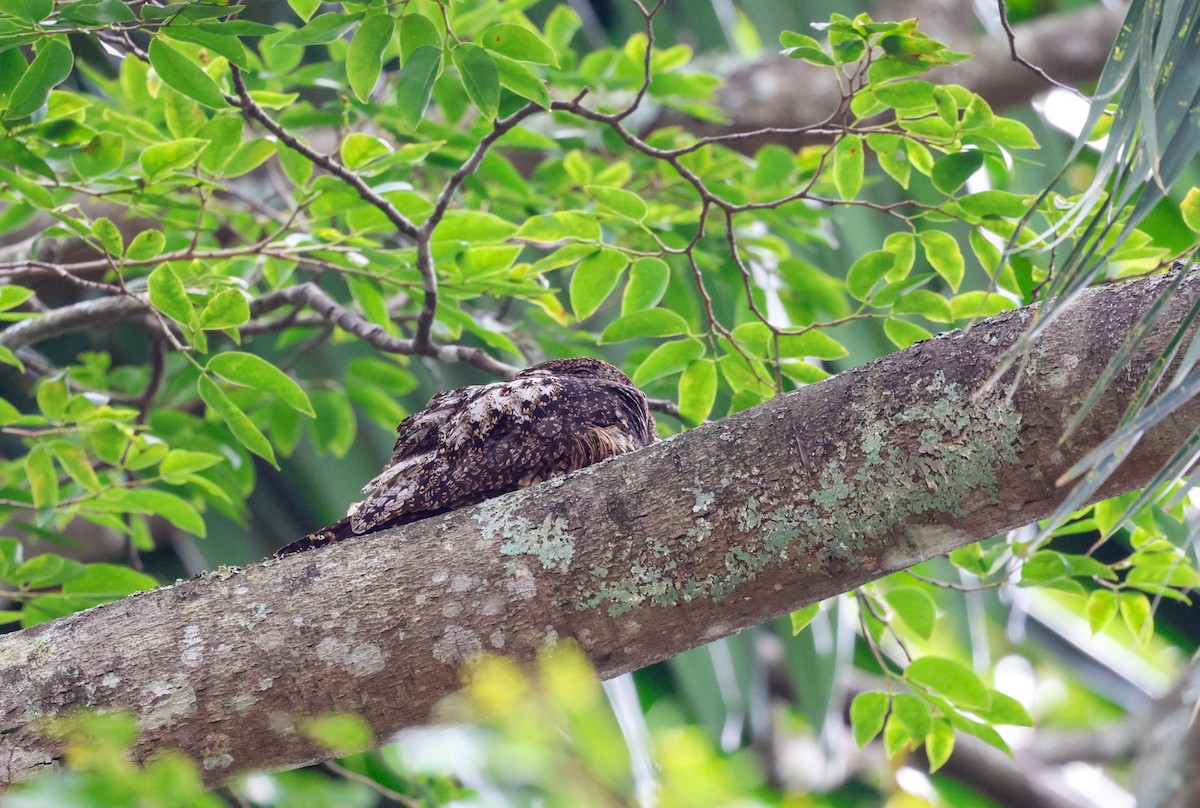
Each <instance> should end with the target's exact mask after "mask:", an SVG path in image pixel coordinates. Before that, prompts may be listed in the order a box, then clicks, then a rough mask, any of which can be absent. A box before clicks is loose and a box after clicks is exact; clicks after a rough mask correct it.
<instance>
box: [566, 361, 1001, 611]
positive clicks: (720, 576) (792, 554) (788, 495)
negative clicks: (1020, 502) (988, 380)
mask: <svg viewBox="0 0 1200 808" xmlns="http://www.w3.org/2000/svg"><path fill="white" fill-rule="evenodd" d="M905 402H907V403H905ZM850 409H851V413H852V415H853V418H852V419H851V422H852V423H853V424H856V425H858V426H857V428H858V434H857V435H853V436H845V437H844V438H843V439H841V440H840V441H838V442H837V448H836V449H835V450H834V451H833V452H832V453H831V454H830V455H829V456H827V458H826V460H825V462H824V464H823V465H820V466H819V467H818V468H817V469H815V471H816V484H815V486H814V487H813V488H812V489H811V490H796V489H795V488H794V487H792V486H791V485H790V483H789V482H786V481H785V482H778V481H776V482H771V481H764V480H755V479H753V478H751V477H747V476H744V475H740V476H739V475H735V476H738V479H737V480H734V479H731V478H729V477H723V478H722V479H721V481H720V483H721V485H720V487H719V488H718V489H717V490H716V491H714V492H713V497H712V500H709V499H708V497H707V495H706V496H705V498H704V502H703V505H704V507H703V508H702V509H698V508H696V507H695V506H693V508H692V510H693V511H700V510H702V511H703V513H704V516H697V518H696V519H695V521H694V523H693V524H691V525H689V526H685V527H681V536H680V539H679V544H680V545H682V547H681V548H677V549H676V550H675V551H672V549H671V547H670V546H669V543H665V542H663V541H662V540H661V539H660V538H651V539H646V540H643V541H638V542H635V543H634V544H633V545H629V546H622V547H619V548H617V547H610V548H608V549H606V551H605V554H606V555H605V557H604V558H603V559H602V561H601V563H600V564H599V566H600V567H602V568H603V569H604V576H603V577H601V576H596V575H592V576H590V577H589V578H588V579H587V580H586V581H585V583H584V586H583V587H582V588H581V591H580V597H579V599H578V604H577V605H578V608H580V609H590V608H596V607H605V606H606V607H607V611H608V613H609V614H610V615H612V616H616V615H619V614H621V613H623V612H625V611H628V610H629V609H632V608H634V607H635V606H638V605H641V604H643V603H650V604H653V605H659V606H670V605H674V604H677V603H683V602H688V601H690V600H693V599H695V598H710V599H713V600H719V599H720V598H722V597H725V596H727V595H729V594H731V593H732V592H734V591H736V590H737V589H738V587H739V586H741V585H743V584H745V583H747V582H749V581H752V580H754V579H756V578H757V577H758V576H759V575H761V574H762V573H763V571H764V570H766V569H767V568H768V567H771V566H780V565H785V564H792V565H794V566H796V567H798V568H802V569H810V568H818V569H834V570H836V569H842V568H844V566H845V565H846V564H850V565H854V564H860V563H862V561H863V559H864V556H863V551H864V550H865V549H866V548H867V546H868V543H869V542H873V541H878V540H880V539H881V538H883V537H884V536H886V535H887V534H889V533H890V532H891V531H893V530H894V529H895V528H897V527H898V526H902V525H904V524H905V523H906V522H908V521H909V520H911V519H913V518H914V517H918V516H921V515H926V514H931V513H934V514H936V513H942V514H949V515H955V516H958V515H962V514H964V513H966V511H967V504H968V498H970V497H976V498H979V497H982V498H983V499H984V501H987V502H996V501H997V500H998V492H997V473H998V471H999V469H1001V468H1002V467H1004V466H1008V465H1013V464H1015V463H1017V462H1018V459H1019V454H1018V453H1019V451H1020V444H1021V440H1020V426H1021V417H1020V413H1019V412H1017V410H1016V409H1015V408H1014V407H1013V405H1012V403H1011V402H1010V401H1008V400H1007V399H1006V398H1005V396H1004V395H1003V394H1002V393H992V394H989V395H987V396H984V397H983V399H982V400H981V401H979V402H975V401H972V399H971V394H970V392H969V391H966V390H963V389H961V388H960V387H959V385H958V384H956V383H955V382H951V381H948V380H947V379H946V378H945V375H944V374H943V373H941V372H940V371H939V372H937V373H935V374H934V375H933V376H932V377H926V378H924V379H921V380H918V381H916V382H914V383H913V384H912V385H911V387H910V389H909V390H901V391H898V392H893V391H890V390H884V391H878V392H876V393H875V394H874V395H873V396H863V397H861V398H860V399H859V400H857V401H855V402H854V403H852V404H851V405H850ZM804 479H811V478H808V477H805V478H804ZM747 482H749V483H751V484H752V486H754V487H755V488H756V489H757V490H756V491H754V493H752V494H751V495H750V496H749V497H747V498H745V499H742V498H741V497H740V496H736V495H737V494H738V493H739V492H740V491H741V489H742V484H743V483H747ZM699 490H700V489H699V488H698V489H697V491H699ZM723 498H724V499H726V500H730V499H737V500H739V501H740V504H737V505H728V506H725V508H722V507H720V505H719V504H714V503H719V502H720V500H721V499H723ZM699 504H700V494H697V495H696V505H699ZM722 522H724V523H725V524H730V525H736V528H737V532H738V533H739V534H740V536H739V544H738V545H737V546H736V547H733V548H731V549H730V550H729V551H728V552H727V553H725V554H724V556H723V557H721V558H720V563H719V564H715V563H713V560H712V559H709V558H708V557H707V556H699V555H698V554H696V556H697V558H700V559H702V560H700V561H696V562H694V563H693V559H692V555H693V554H695V553H694V551H695V550H696V548H697V547H698V546H700V545H701V543H703V542H707V541H708V540H710V539H711V537H712V534H713V532H714V523H715V524H721V523H722ZM688 551H691V552H688ZM689 570H693V572H689ZM622 571H624V573H622ZM701 573H702V574H701Z"/></svg>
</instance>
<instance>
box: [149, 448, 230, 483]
mask: <svg viewBox="0 0 1200 808" xmlns="http://www.w3.org/2000/svg"><path fill="white" fill-rule="evenodd" d="M223 460H225V458H224V457H222V456H221V455H217V454H212V453H211V452H196V451H192V450H190V449H172V450H171V451H169V452H167V456H166V457H164V458H163V460H162V463H161V464H159V467H158V473H159V474H160V475H162V478H163V480H165V481H166V482H168V483H172V484H175V485H178V484H180V483H183V482H185V481H186V480H187V478H188V476H189V475H191V474H194V473H195V472H197V471H203V470H204V469H206V468H210V467H212V466H215V465H216V464H218V463H220V462H222V461H223Z"/></svg>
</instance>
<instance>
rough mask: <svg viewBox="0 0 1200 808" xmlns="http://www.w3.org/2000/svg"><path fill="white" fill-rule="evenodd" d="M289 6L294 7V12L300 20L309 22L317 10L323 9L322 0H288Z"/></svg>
mask: <svg viewBox="0 0 1200 808" xmlns="http://www.w3.org/2000/svg"><path fill="white" fill-rule="evenodd" d="M288 5H289V6H291V7H292V11H294V12H296V15H297V16H298V17H300V19H302V20H304V21H305V22H308V21H309V19H310V18H311V17H312V15H313V14H315V13H316V12H317V9H319V8H320V7H321V0H288Z"/></svg>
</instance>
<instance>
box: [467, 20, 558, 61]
mask: <svg viewBox="0 0 1200 808" xmlns="http://www.w3.org/2000/svg"><path fill="white" fill-rule="evenodd" d="M475 41H476V42H478V43H479V44H480V45H482V46H483V47H485V48H487V49H488V50H493V51H496V52H497V53H500V54H503V55H504V56H507V57H508V58H509V59H516V60H517V61H518V62H534V63H535V64H539V65H551V66H553V67H558V57H557V56H555V55H554V50H553V49H552V48H551V47H550V46H549V45H547V44H546V43H545V42H544V41H543V40H542V38H541V37H540V36H538V35H537V34H536V33H534V32H533V31H531V30H529V29H528V28H525V27H524V26H521V25H516V24H514V23H508V22H502V23H497V24H496V25H493V26H492V27H490V28H488V29H487V30H485V31H484V32H483V33H482V34H480V35H479V36H478V37H477V38H476V40H475Z"/></svg>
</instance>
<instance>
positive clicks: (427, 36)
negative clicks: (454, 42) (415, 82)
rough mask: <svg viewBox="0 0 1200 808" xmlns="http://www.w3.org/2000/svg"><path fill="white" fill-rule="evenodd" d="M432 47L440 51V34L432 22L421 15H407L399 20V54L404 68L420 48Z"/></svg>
mask: <svg viewBox="0 0 1200 808" xmlns="http://www.w3.org/2000/svg"><path fill="white" fill-rule="evenodd" d="M427 46H428V47H432V48H434V49H435V50H437V51H439V52H440V51H441V50H442V32H441V31H439V30H438V27H437V26H436V25H435V24H434V22H433V20H431V19H429V18H428V17H426V16H424V15H422V14H415V13H408V14H405V15H404V18H403V19H402V20H400V53H401V55H402V56H403V58H404V66H405V67H408V60H409V59H410V58H412V56H413V54H414V53H416V52H417V50H419V49H420V48H424V47H427Z"/></svg>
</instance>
